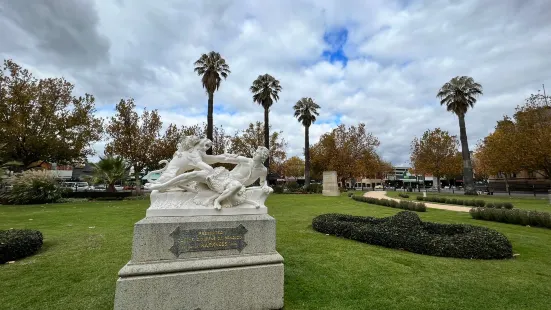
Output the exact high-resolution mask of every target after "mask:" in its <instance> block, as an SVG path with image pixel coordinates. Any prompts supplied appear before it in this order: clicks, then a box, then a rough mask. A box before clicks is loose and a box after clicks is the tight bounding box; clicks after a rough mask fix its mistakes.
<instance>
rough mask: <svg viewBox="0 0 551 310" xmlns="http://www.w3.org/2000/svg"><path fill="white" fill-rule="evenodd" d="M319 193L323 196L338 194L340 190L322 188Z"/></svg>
mask: <svg viewBox="0 0 551 310" xmlns="http://www.w3.org/2000/svg"><path fill="white" fill-rule="evenodd" d="M321 194H322V195H323V196H340V195H341V192H340V191H339V190H338V189H337V190H323V191H321Z"/></svg>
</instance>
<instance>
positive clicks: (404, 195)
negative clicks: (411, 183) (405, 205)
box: [398, 193, 409, 198]
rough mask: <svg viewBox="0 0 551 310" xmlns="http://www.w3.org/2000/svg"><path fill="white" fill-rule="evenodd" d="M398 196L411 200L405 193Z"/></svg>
mask: <svg viewBox="0 0 551 310" xmlns="http://www.w3.org/2000/svg"><path fill="white" fill-rule="evenodd" d="M398 196H400V197H402V198H409V195H408V194H403V193H400V194H398Z"/></svg>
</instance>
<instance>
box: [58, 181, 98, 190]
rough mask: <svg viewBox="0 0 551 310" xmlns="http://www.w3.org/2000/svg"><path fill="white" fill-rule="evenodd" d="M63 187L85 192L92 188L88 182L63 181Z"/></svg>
mask: <svg viewBox="0 0 551 310" xmlns="http://www.w3.org/2000/svg"><path fill="white" fill-rule="evenodd" d="M61 187H63V188H66V189H70V190H72V191H74V192H84V191H88V190H91V189H92V188H90V185H89V184H88V182H63V183H62V184H61Z"/></svg>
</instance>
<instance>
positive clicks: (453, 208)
mask: <svg viewBox="0 0 551 310" xmlns="http://www.w3.org/2000/svg"><path fill="white" fill-rule="evenodd" d="M364 197H372V198H378V199H382V198H384V199H392V200H396V201H400V199H395V198H391V197H388V196H387V195H386V192H382V191H376V192H367V193H365V194H364ZM425 205H426V206H427V208H432V209H440V210H448V211H457V212H469V210H470V209H471V208H469V207H460V206H455V205H445V204H439V203H430V202H425Z"/></svg>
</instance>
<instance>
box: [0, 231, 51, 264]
mask: <svg viewBox="0 0 551 310" xmlns="http://www.w3.org/2000/svg"><path fill="white" fill-rule="evenodd" d="M42 239H43V237H42V233H41V232H39V231H38V230H30V229H10V230H0V264H4V263H6V262H9V261H12V260H16V259H19V258H23V257H27V256H29V255H32V254H34V253H36V251H38V250H39V249H40V248H41V247H42Z"/></svg>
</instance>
